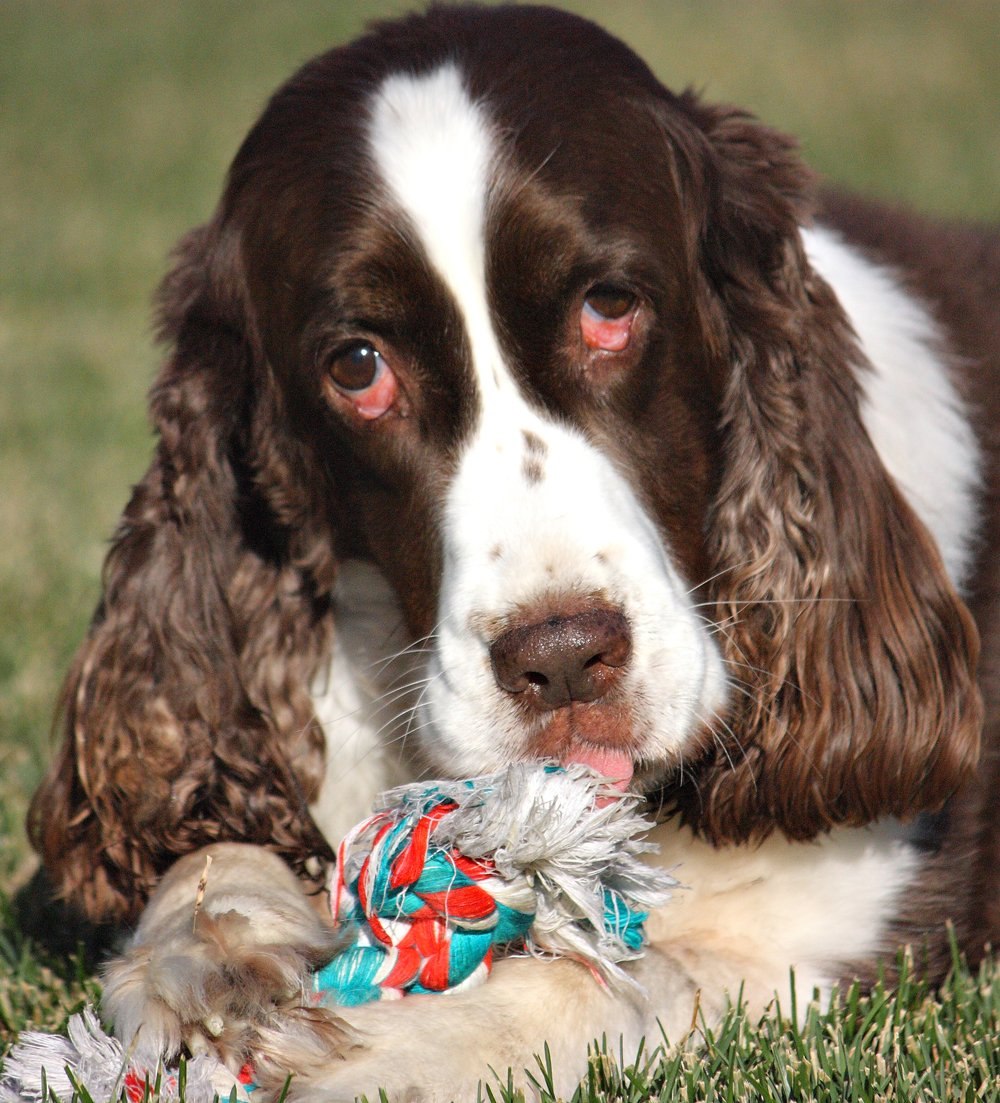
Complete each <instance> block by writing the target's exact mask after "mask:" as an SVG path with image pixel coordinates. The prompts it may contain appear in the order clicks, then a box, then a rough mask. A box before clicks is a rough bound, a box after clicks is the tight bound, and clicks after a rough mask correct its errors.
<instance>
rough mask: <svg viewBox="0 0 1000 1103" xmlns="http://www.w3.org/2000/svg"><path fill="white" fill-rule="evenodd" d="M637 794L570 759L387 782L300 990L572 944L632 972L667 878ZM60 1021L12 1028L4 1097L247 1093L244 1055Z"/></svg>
mask: <svg viewBox="0 0 1000 1103" xmlns="http://www.w3.org/2000/svg"><path fill="white" fill-rule="evenodd" d="M636 804H637V798H636V797H634V796H627V795H625V796H623V795H622V794H621V792H619V790H617V789H615V788H613V787H611V786H610V785H607V784H606V783H604V782H603V781H601V780H600V779H599V778H597V777H596V776H595V775H594V774H593V773H592V772H591V771H590V770H589V769H588V768H587V767H585V766H580V765H572V766H567V767H566V768H559V767H552V766H545V765H541V764H524V765H518V766H512V767H510V768H509V769H507V770H505V771H503V772H502V773H499V774H495V775H491V776H488V777H481V778H476V779H473V780H471V781H437V782H432V783H423V784H416V785H408V786H403V787H401V788H399V789H395V790H392V791H390V792H388V793H386V794H384V796H383V797H382V798H380V800H379V802H378V803H377V805H376V811H375V814H374V815H373V816H372V817H370V818H369V819H368V820H365V821H364V822H363V823H361V824H359V825H358V826H357V827H355V828H354V829H353V830H352V831H351V832H350V833H349V834H348V836H347V838H346V839H345V840H344V842H343V843H342V844H341V847H340V850H339V854H338V862H337V868H336V872H335V880H334V883H333V885H332V886H331V907H332V908H333V910H334V916H335V918H336V921H337V922H338V923H339V924H340V925H341V926H343V927H344V928H345V930H346V931H347V932H351V933H352V935H353V937H352V941H351V944H350V945H349V946H348V947H347V948H346V949H345V950H344V951H342V952H341V953H340V954H338V955H337V956H336V957H335V958H334V959H333V961H332V962H330V963H329V964H328V965H326V966H324V967H323V968H322V969H320V970H319V971H318V972H316V973H315V974H314V976H313V989H314V991H313V992H312V993H309V994H307V995H306V999H307V1000H310V998H311V1001H315V1002H322V1003H327V1004H332V1005H334V1006H348V1005H353V1004H357V1003H363V1002H365V1001H367V1000H373V999H391V998H399V997H400V996H402V995H404V994H405V993H408V992H412V993H418V992H443V993H448V992H454V991H458V990H460V989H464V988H468V987H470V986H472V985H474V984H477V983H481V982H482V981H483V980H485V979H486V977H487V975H488V974H489V972H490V969H491V966H492V963H493V961H494V959H495V958H496V957H497V956H498V955H501V954H509V953H529V954H537V955H546V956H568V957H572V958H576V959H578V960H580V961H582V962H584V963H585V964H587V965H588V966H589V967H590V969H591V970H592V971H593V973H594V974H595V976H597V977H598V978H599V979H600V980H601V981H602V983H607V984H611V985H616V986H628V985H631V984H633V983H634V982H632V981H631V980H630V978H629V977H628V974H627V973H626V972H625V971H624V970H623V969H622V967H621V964H622V962H625V961H628V960H630V959H632V958H635V957H637V956H639V954H640V953H641V947H642V930H641V928H642V923H643V921H644V919H645V915H646V911H647V909H649V908H652V907H657V906H659V905H661V904H663V903H665V902H666V900H667V899H668V897H669V890H670V888H671V886H672V885H673V884H675V883H676V882H675V881H674V880H673V878H672V877H670V875H669V874H667V873H666V872H664V871H662V870H658V869H655V868H653V867H652V866H649V865H646V864H645V863H643V862H642V861H641V858H640V856H641V855H642V854H643V853H645V852H648V851H649V850H651V849H653V847H652V846H651V844H649V843H648V842H646V841H645V840H644V839H643V835H644V833H645V831H646V830H647V828H648V827H649V826H650V824H649V823H648V822H647V821H646V820H644V819H642V817H641V816H640V815H639V814H638V813H637V811H636ZM68 1033H69V1037H68V1038H63V1037H60V1036H57V1035H50V1034H40V1033H32V1034H25V1035H23V1036H22V1037H21V1039H20V1040H19V1041H18V1043H17V1045H16V1046H15V1047H14V1048H13V1050H12V1051H11V1053H10V1054H9V1055H8V1057H7V1060H6V1064H5V1068H4V1072H3V1077H2V1079H0V1103H15V1101H17V1103H23V1101H26V1100H27V1101H31V1103H42V1101H43V1100H44V1103H51V1101H52V1100H53V1099H55V1100H58V1101H62V1103H69V1101H70V1100H71V1099H73V1098H85V1096H83V1095H82V1093H81V1090H80V1089H84V1090H85V1091H87V1092H89V1094H90V1096H91V1098H93V1099H94V1100H98V1101H100V1100H103V1099H113V1098H114V1099H117V1098H121V1096H122V1095H124V1097H125V1098H126V1099H127V1100H128V1101H129V1103H141V1101H142V1100H143V1098H145V1097H146V1096H147V1093H148V1092H149V1090H150V1089H153V1095H152V1097H153V1098H155V1099H159V1100H162V1101H164V1103H171V1101H178V1100H179V1099H180V1097H181V1096H182V1095H183V1097H184V1098H185V1099H186V1103H210V1101H211V1100H212V1099H213V1098H214V1097H215V1096H216V1095H217V1094H218V1095H219V1096H220V1097H221V1098H227V1097H230V1093H233V1094H234V1095H235V1097H236V1098H237V1099H239V1100H241V1101H243V1103H249V1101H250V1100H251V1099H252V1096H251V1095H250V1094H249V1093H251V1092H253V1090H254V1084H253V1069H252V1067H251V1066H250V1065H247V1066H246V1067H245V1068H244V1069H242V1070H241V1071H240V1073H239V1075H238V1076H234V1075H233V1073H232V1072H230V1071H229V1070H228V1069H227V1068H226V1067H225V1065H223V1064H222V1062H221V1061H219V1060H218V1059H216V1058H215V1057H214V1056H212V1055H208V1054H205V1055H200V1056H198V1057H194V1058H192V1059H190V1060H188V1061H187V1062H186V1064H184V1065H182V1066H178V1065H176V1064H174V1065H170V1064H168V1063H167V1062H166V1061H165V1060H164V1055H163V1054H158V1053H154V1052H145V1051H137V1052H131V1051H130V1052H128V1053H126V1052H124V1050H123V1048H122V1045H121V1043H120V1042H119V1041H118V1040H117V1039H115V1038H112V1037H109V1036H108V1035H107V1034H105V1033H104V1031H103V1030H102V1028H101V1025H100V1023H99V1022H98V1021H97V1018H96V1016H95V1015H94V1014H93V1012H92V1011H91V1010H90V1009H89V1008H88V1009H86V1010H85V1011H84V1012H82V1013H81V1014H79V1015H74V1016H73V1017H72V1018H71V1019H70V1024H69V1030H68ZM182 1069H183V1072H182V1071H181V1070H182ZM147 1085H148V1086H149V1087H148V1088H147Z"/></svg>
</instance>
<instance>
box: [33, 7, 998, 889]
mask: <svg viewBox="0 0 1000 1103" xmlns="http://www.w3.org/2000/svg"><path fill="white" fill-rule="evenodd" d="M811 206H812V198H811V190H810V180H809V177H808V175H807V173H806V172H805V170H804V169H803V167H802V166H801V164H800V163H799V161H798V159H797V157H796V155H795V152H794V149H793V147H792V144H791V143H790V142H789V141H788V140H786V139H785V138H783V137H781V136H779V135H777V134H776V133H774V132H772V131H770V130H768V129H766V128H765V127H763V126H761V125H759V124H758V123H757V122H755V121H753V120H752V119H750V118H748V117H747V116H746V115H744V114H742V113H741V112H738V111H735V110H731V109H722V108H714V107H709V106H706V105H703V104H702V103H700V102H699V101H698V100H697V99H696V98H695V97H693V96H691V95H688V94H685V95H681V96H675V95H673V94H671V93H669V92H668V91H666V90H665V89H664V88H663V87H662V86H661V85H660V84H659V83H658V82H657V81H656V80H655V79H654V78H653V77H652V75H651V74H650V73H649V71H648V70H647V69H646V68H645V66H643V64H642V63H641V62H640V61H639V60H638V59H637V58H636V57H635V56H634V55H633V54H632V53H631V52H630V51H628V50H627V49H626V48H625V47H624V46H622V45H621V44H620V43H618V42H617V41H615V40H614V39H612V38H610V37H609V36H607V35H605V34H604V33H603V32H601V31H600V30H598V29H597V28H596V27H594V26H593V25H591V24H589V23H586V22H584V21H581V20H579V19H577V18H575V17H572V16H570V15H567V14H564V13H559V12H555V11H550V10H544V9H523V8H500V9H482V10H480V9H461V8H442V9H435V10H432V11H431V12H430V13H429V14H428V15H427V16H421V17H415V18H412V19H409V20H406V21H403V22H399V23H394V24H388V25H386V26H383V27H380V28H378V29H376V30H375V31H374V32H373V33H371V34H370V35H368V36H367V37H365V38H363V39H361V40H359V41H358V42H356V43H354V44H352V45H350V46H348V47H345V48H343V49H339V50H335V51H333V52H331V53H329V54H327V55H324V56H323V57H321V58H319V59H317V60H316V61H314V62H312V63H310V64H309V65H307V66H306V67H305V68H304V69H303V70H302V71H301V72H300V73H299V74H298V75H296V76H295V77H294V78H293V79H292V80H291V81H290V82H289V83H288V84H287V85H286V86H285V87H284V88H282V89H281V90H279V92H278V93H277V94H276V95H275V96H274V98H273V99H272V100H271V102H270V104H269V105H268V107H267V109H266V111H265V112H264V114H263V116H262V118H261V119H260V121H259V122H258V124H257V125H256V126H255V127H254V129H253V130H252V131H251V133H250V135H249V136H248V137H247V139H246V141H245V143H244V145H243V147H242V148H241V150H240V152H239V153H238V155H237V157H236V160H235V162H234V164H233V167H232V170H231V173H230V177H229V181H228V184H227V187H226V190H225V193H224V196H223V199H222V202H221V204H220V207H219V210H218V212H217V214H216V216H215V217H214V218H213V220H212V221H211V222H210V223H209V224H208V225H207V226H205V227H204V228H202V229H200V230H198V231H196V232H195V233H193V234H192V235H191V236H190V237H189V238H188V239H187V240H186V241H185V242H184V243H183V245H182V247H181V250H180V252H179V258H178V263H177V266H176V268H175V270H174V272H173V273H172V275H171V276H170V277H169V278H168V280H167V282H166V284H165V287H164V291H163V298H162V310H163V318H164V322H163V325H164V332H165V335H166V337H167V339H168V340H169V341H170V342H171V343H172V345H173V348H174V352H173V355H172V358H171V360H170V361H169V363H168V364H167V366H166V368H165V370H164V372H163V374H162V376H161V378H160V381H159V382H158V384H157V387H156V389H155V390H154V394H153V410H154V416H155V419H156V424H157V428H158V430H159V434H160V444H159V448H158V453H157V457H156V459H155V461H154V464H153V466H152V468H151V470H150V473H149V475H148V476H147V478H146V480H145V481H144V482H143V484H142V485H141V486H140V488H139V489H138V491H137V494H136V497H135V498H134V500H133V502H132V503H131V505H130V507H129V510H128V511H127V513H126V518H125V520H124V522H123V529H122V531H121V532H120V534H119V538H118V541H117V543H116V546H115V548H114V550H113V551H112V554H111V557H110V559H109V566H108V572H107V579H106V595H105V601H104V605H103V607H102V611H101V613H100V614H99V617H98V619H97V621H96V622H95V626H94V628H93V630H92V633H91V637H90V640H89V641H88V644H87V645H86V647H85V649H84V652H83V653H82V655H81V658H80V659H79V660H78V666H77V669H76V672H75V675H74V680H73V681H72V682H71V687H70V690H69V692H68V694H67V702H66V707H67V713H68V723H69V739H68V742H67V746H66V748H65V749H64V754H63V758H62V760H61V762H60V763H59V764H57V768H56V771H55V772H54V773H53V775H52V777H51V778H50V781H49V782H48V783H47V786H46V788H45V789H43V791H42V793H41V794H40V795H39V798H37V799H36V803H35V809H36V812H35V817H36V819H35V825H36V826H35V835H36V839H38V840H39V841H40V843H41V845H42V846H43V847H44V848H45V849H46V850H47V852H48V854H49V860H50V864H59V863H57V862H56V852H57V851H59V852H60V853H61V855H62V857H63V858H64V859H65V856H66V855H67V854H68V853H69V852H70V850H72V851H73V853H74V857H75V860H77V862H78V866H77V867H75V872H69V873H66V874H64V876H65V877H66V880H67V883H68V884H69V886H70V888H71V889H74V888H75V889H77V890H79V889H81V888H83V889H84V891H85V892H89V893H90V896H89V899H90V901H91V907H92V908H93V909H94V910H101V909H107V908H108V907H111V908H115V907H118V908H121V907H122V906H125V907H129V906H131V902H132V901H133V900H134V899H135V898H136V897H137V896H141V895H142V893H143V892H144V891H145V889H146V888H147V887H148V885H149V883H150V881H151V880H152V878H153V877H155V874H156V871H157V869H158V868H159V867H160V866H162V865H163V864H164V862H165V861H166V860H167V859H168V858H169V856H170V855H171V854H172V853H176V852H179V851H183V850H185V849H190V847H191V846H192V845H196V844H197V843H199V842H201V841H207V840H208V839H210V838H214V837H219V836H235V837H239V838H243V839H250V840H257V841H266V842H270V843H273V844H275V845H277V846H278V847H279V849H282V850H283V851H284V852H285V853H286V854H291V855H295V856H297V857H300V858H301V857H302V856H303V854H304V853H305V852H308V851H316V850H317V849H319V848H320V847H321V845H322V844H321V842H320V841H319V840H318V839H317V837H316V835H315V833H314V832H312V831H311V829H310V827H309V820H308V816H307V815H305V813H304V804H305V802H306V801H307V800H308V799H310V798H311V797H312V796H314V795H315V787H316V785H317V784H318V779H319V776H320V772H321V770H320V759H321V757H322V737H321V733H320V732H319V731H318V729H317V727H316V724H315V721H314V719H313V716H312V711H311V702H310V699H309V695H308V692H307V690H308V685H309V681H310V678H311V677H313V676H314V675H315V673H316V672H317V670H318V669H319V668H320V667H321V666H322V665H323V663H324V662H326V661H327V656H328V650H329V639H330V624H331V619H333V620H335V616H333V617H331V605H332V597H331V595H332V593H333V587H334V584H335V580H336V576H337V571H338V565H339V564H340V563H341V562H342V561H344V560H345V559H347V558H360V559H364V560H368V561H370V562H371V563H374V564H375V565H376V566H377V567H378V568H379V570H380V571H381V572H382V574H383V575H384V576H385V578H386V579H387V580H388V582H389V584H390V586H391V587H392V590H393V591H394V593H395V595H396V598H397V600H398V603H399V605H400V607H401V610H402V615H403V617H404V618H405V623H406V626H407V629H408V633H409V635H410V637H411V639H412V640H414V641H421V645H422V653H423V654H424V655H425V656H426V663H427V668H426V670H425V671H424V676H425V678H426V682H425V683H424V688H423V692H422V694H421V699H420V702H419V706H418V708H419V717H418V720H419V722H418V723H417V724H415V725H414V729H415V733H416V736H415V737H416V738H418V739H420V740H421V743H422V747H423V749H424V752H425V754H426V758H427V759H428V761H429V763H430V764H431V765H432V767H433V768H436V769H437V770H441V771H447V772H451V773H454V774H458V775H461V774H475V773H481V772H483V771H487V770H493V769H496V768H498V767H500V766H502V765H503V764H504V763H507V762H510V761H513V760H519V759H524V758H527V757H535V756H545V757H553V758H557V759H562V760H564V761H572V760H575V761H582V762H589V763H591V764H592V765H594V766H596V767H597V768H599V769H600V770H601V771H602V772H604V773H606V774H608V775H610V776H613V777H617V778H620V779H621V780H622V782H623V783H624V782H625V781H626V780H627V779H628V778H631V777H632V774H633V770H634V771H635V782H634V783H635V784H637V785H642V786H644V787H645V788H647V789H651V788H655V787H656V786H661V785H662V786H665V789H664V792H665V794H666V796H665V800H666V801H667V803H668V804H670V805H673V806H675V807H677V808H679V809H680V810H681V812H682V814H684V815H685V816H686V817H687V818H688V819H689V820H690V821H691V822H692V823H693V824H694V826H696V827H698V828H699V829H701V830H703V831H704V832H705V833H706V834H708V835H709V836H710V837H712V838H713V839H715V840H717V841H723V840H739V839H746V838H748V837H752V836H755V835H764V834H766V833H768V832H769V831H771V830H774V829H780V830H783V831H785V832H786V833H788V834H789V835H791V836H794V837H808V836H809V835H812V834H814V833H816V832H817V831H819V830H823V829H825V828H826V827H828V826H829V825H831V824H835V823H860V822H865V821H867V820H869V819H872V818H874V817H877V816H879V815H882V814H886V813H896V814H903V813H908V812H912V811H914V810H917V809H919V808H923V807H928V806H931V805H934V804H936V803H938V802H939V801H940V800H941V799H942V798H943V796H944V795H945V794H946V793H947V792H948V791H949V790H950V789H951V788H952V787H953V785H954V784H955V783H956V781H957V779H958V778H959V777H960V776H961V775H962V772H963V771H964V770H965V769H966V768H967V766H968V764H969V762H970V761H971V759H972V757H973V755H974V749H975V742H976V730H977V716H978V713H977V708H978V706H977V698H976V693H975V690H974V688H973V682H972V668H973V666H974V662H975V647H976V645H975V633H974V630H973V628H972V626H971V622H970V619H969V617H968V614H967V613H966V611H965V610H964V608H963V606H962V605H961V603H960V602H959V600H958V599H957V598H956V596H955V593H954V592H953V590H952V588H951V586H950V584H949V582H948V580H947V578H946V576H945V574H944V572H943V570H942V567H941V563H940V559H939V556H938V553H937V550H936V548H935V546H934V544H933V541H932V540H931V538H930V536H929V535H928V533H927V531H926V530H925V529H924V527H923V526H922V525H921V524H920V522H919V521H918V520H917V519H916V517H915V516H914V514H913V513H912V512H911V510H910V508H909V507H908V505H907V504H906V502H905V501H904V500H903V498H902V497H901V495H900V493H899V491H898V490H897V488H896V486H895V485H894V483H893V482H892V480H891V479H890V478H889V476H888V475H887V473H886V471H885V470H884V468H883V466H882V464H881V462H880V461H879V458H878V456H877V454H876V452H875V449H874V448H873V446H872V443H871V441H870V439H869V437H868V435H867V433H866V432H865V429H864V426H863V424H862V419H861V414H860V385H861V384H860V381H861V378H862V376H863V373H864V372H865V370H866V364H865V361H864V357H863V355H862V354H861V352H860V351H859V349H858V347H857V345H856V342H855V338H854V335H853V334H852V332H851V330H850V327H849V325H848V323H847V320H846V318H845V316H844V314H843V312H842V310H841V308H840V306H839V304H838V302H837V301H836V298H835V297H834V295H833V294H832V293H831V291H830V289H829V288H828V286H827V285H826V284H825V283H824V282H823V281H822V279H820V278H819V277H818V276H817V275H816V273H815V272H814V271H813V270H812V268H811V267H810V264H809V263H808V260H807V258H806V255H805V251H804V248H803V244H802V238H801V236H800V228H801V227H802V225H803V224H804V223H805V222H807V221H808V219H809V217H810V213H811ZM126 630H128V631H130V632H131V633H133V636H134V642H133V645H132V648H131V650H130V651H129V652H128V653H127V654H123V652H122V647H121V640H122V638H123V634H124V633H125V632H126ZM112 732H113V733H114V734H113V735H112ZM140 783H141V786H140ZM140 787H144V788H143V791H142V792H141V793H140V792H139V789H140ZM53 809H55V811H53ZM43 816H44V817H45V822H43V820H42V817H43ZM53 816H59V817H60V819H59V822H58V823H56V822H54V821H53ZM67 821H68V822H67ZM144 834H155V835H156V837H157V844H156V848H152V849H151V848H150V847H149V846H147V845H146V844H144V843H142V842H141V841H140V839H141V837H142V836H143V835H144ZM98 835H100V836H101V837H102V838H103V839H104V840H105V845H107V839H108V838H109V837H110V838H111V847H110V851H109V854H110V857H109V858H106V859H104V860H102V861H101V862H100V863H98V864H99V866H100V872H99V873H98V874H97V876H98V878H99V879H101V888H100V891H98V892H95V891H93V890H91V889H87V888H85V886H87V885H93V884H94V878H95V872H94V861H93V859H90V865H89V866H88V867H87V868H86V869H85V870H84V869H83V866H82V865H79V857H80V851H81V849H82V846H83V843H84V842H85V841H86V842H87V845H88V846H93V841H94V838H96V837H97V836H98ZM67 839H71V840H72V845H71V846H69V847H67ZM157 848H158V849H157ZM62 864H63V867H64V869H65V868H69V864H70V863H67V862H65V861H64V862H63V863H62ZM81 871H82V872H81ZM123 902H124V904H123Z"/></svg>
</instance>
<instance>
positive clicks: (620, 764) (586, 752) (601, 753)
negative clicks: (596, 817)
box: [563, 747, 632, 793]
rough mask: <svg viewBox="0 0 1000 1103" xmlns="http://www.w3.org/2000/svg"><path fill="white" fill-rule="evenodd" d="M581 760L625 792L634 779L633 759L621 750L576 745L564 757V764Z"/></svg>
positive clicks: (584, 764)
mask: <svg viewBox="0 0 1000 1103" xmlns="http://www.w3.org/2000/svg"><path fill="white" fill-rule="evenodd" d="M571 762H579V763H580V765H581V766H589V767H590V768H591V769H592V770H593V771H594V773H595V774H598V775H600V776H601V777H606V778H607V779H608V781H609V782H610V783H611V785H612V787H613V788H615V789H620V790H621V791H622V792H623V793H624V792H625V790H626V789H627V788H628V786H629V782H630V781H631V780H632V759H631V758H630V757H629V756H628V755H627V754H623V753H622V752H621V751H613V750H611V749H610V748H609V747H574V748H573V750H571V751H570V752H569V753H568V754H566V755H565V756H564V757H563V765H564V766H568V765H569V764H570V763H571Z"/></svg>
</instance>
